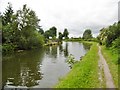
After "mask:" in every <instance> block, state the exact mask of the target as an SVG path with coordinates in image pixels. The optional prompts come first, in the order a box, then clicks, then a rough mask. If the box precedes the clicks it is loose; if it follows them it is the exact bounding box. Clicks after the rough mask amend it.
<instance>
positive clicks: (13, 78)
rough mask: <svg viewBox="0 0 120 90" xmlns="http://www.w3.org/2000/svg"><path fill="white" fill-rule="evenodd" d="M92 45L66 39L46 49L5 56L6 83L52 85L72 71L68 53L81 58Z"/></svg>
mask: <svg viewBox="0 0 120 90" xmlns="http://www.w3.org/2000/svg"><path fill="white" fill-rule="evenodd" d="M88 49H89V46H87V45H86V44H82V43H78V42H63V44H62V45H59V46H50V47H49V46H46V47H45V48H43V49H40V50H39V49H38V50H31V51H23V52H19V53H15V54H14V55H9V56H5V57H3V62H2V63H3V66H2V71H3V73H2V75H3V77H2V79H3V87H4V86H5V87H10V86H21V87H23V86H25V87H33V86H34V87H37V88H50V87H51V86H53V85H55V84H56V83H57V82H58V79H59V78H60V77H61V76H64V75H66V74H67V73H68V72H69V71H70V68H69V65H68V64H67V63H66V62H65V61H66V59H67V57H68V55H70V54H72V55H74V57H75V59H77V60H79V59H80V57H81V56H84V55H85V53H86V52H87V50H88Z"/></svg>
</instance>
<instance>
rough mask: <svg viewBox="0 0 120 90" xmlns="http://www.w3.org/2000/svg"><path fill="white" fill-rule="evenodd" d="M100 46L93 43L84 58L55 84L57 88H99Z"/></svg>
mask: <svg viewBox="0 0 120 90" xmlns="http://www.w3.org/2000/svg"><path fill="white" fill-rule="evenodd" d="M98 60H99V56H98V47H97V43H93V44H92V46H91V49H90V50H89V51H88V53H87V54H86V55H85V56H84V57H83V59H82V60H81V61H79V62H77V63H76V64H74V66H73V68H72V70H71V71H70V72H69V73H68V74H67V75H66V76H65V77H63V78H62V79H61V80H60V82H59V83H58V84H57V85H56V86H55V87H56V88H98V87H99V86H100V82H99V80H98V69H99V68H98Z"/></svg>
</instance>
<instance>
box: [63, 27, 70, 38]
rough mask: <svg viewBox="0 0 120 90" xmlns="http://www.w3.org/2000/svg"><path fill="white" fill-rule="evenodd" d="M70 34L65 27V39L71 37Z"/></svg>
mask: <svg viewBox="0 0 120 90" xmlns="http://www.w3.org/2000/svg"><path fill="white" fill-rule="evenodd" d="M68 35H69V32H68V30H67V29H66V28H65V29H64V32H63V37H65V39H67V38H69V37H68Z"/></svg>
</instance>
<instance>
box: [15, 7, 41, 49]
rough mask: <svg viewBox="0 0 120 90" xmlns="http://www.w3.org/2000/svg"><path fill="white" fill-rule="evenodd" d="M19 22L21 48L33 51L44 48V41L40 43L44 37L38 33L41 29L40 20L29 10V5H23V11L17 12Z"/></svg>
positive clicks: (19, 44)
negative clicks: (39, 47) (37, 47)
mask: <svg viewBox="0 0 120 90" xmlns="http://www.w3.org/2000/svg"><path fill="white" fill-rule="evenodd" d="M17 21H18V22H19V24H18V29H19V31H20V38H19V42H18V46H19V48H21V49H31V48H34V47H36V46H42V44H43V41H41V42H38V41H39V39H41V37H42V36H41V35H40V34H38V31H37V30H39V29H40V26H39V21H40V19H38V17H37V16H36V13H35V12H34V11H33V10H30V9H29V8H27V5H23V8H22V10H18V11H17ZM40 36H41V37H40ZM37 40H38V41H37Z"/></svg>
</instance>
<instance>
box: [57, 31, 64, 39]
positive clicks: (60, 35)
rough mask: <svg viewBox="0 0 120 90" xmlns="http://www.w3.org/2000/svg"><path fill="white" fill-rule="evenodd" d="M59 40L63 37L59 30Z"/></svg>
mask: <svg viewBox="0 0 120 90" xmlns="http://www.w3.org/2000/svg"><path fill="white" fill-rule="evenodd" d="M58 38H59V40H60V41H61V40H62V39H63V34H62V33H61V32H59V37H58Z"/></svg>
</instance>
